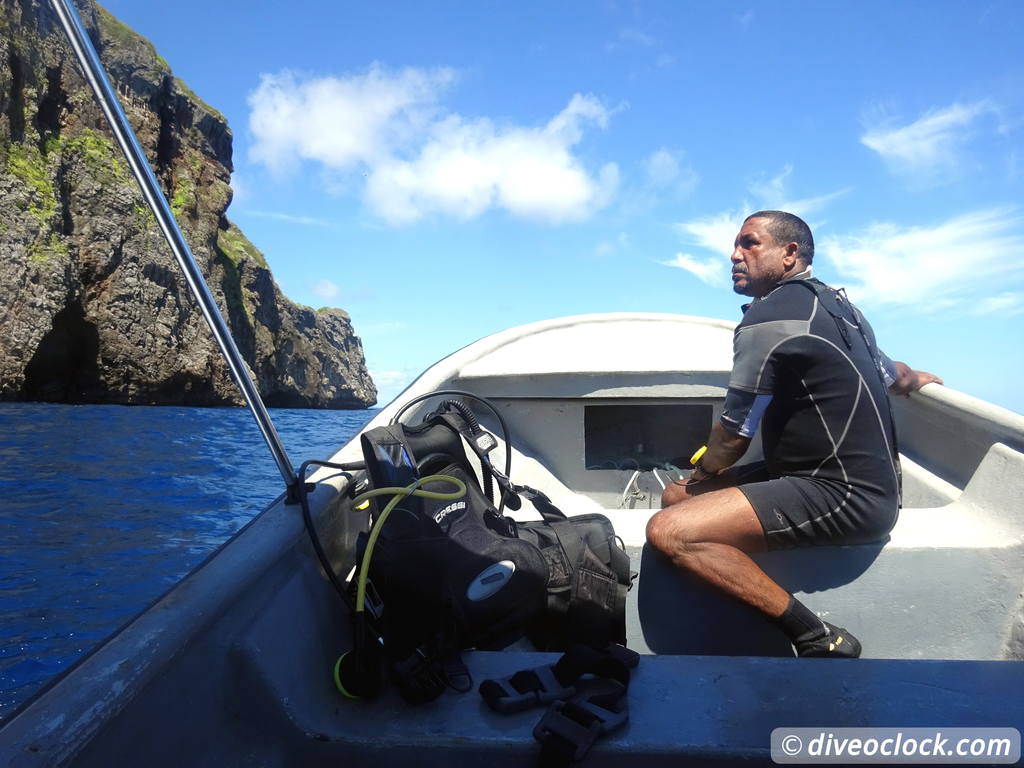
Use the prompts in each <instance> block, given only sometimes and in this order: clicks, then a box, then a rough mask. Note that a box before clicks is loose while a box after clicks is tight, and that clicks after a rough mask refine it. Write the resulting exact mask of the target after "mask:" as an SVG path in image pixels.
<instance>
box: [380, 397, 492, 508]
mask: <svg viewBox="0 0 1024 768" xmlns="http://www.w3.org/2000/svg"><path fill="white" fill-rule="evenodd" d="M444 395H456V396H458V397H468V398H469V399H470V400H475V401H476V402H478V403H480V404H482V405H483V406H485V407H486V408H487V409H488V410H490V412H491V413H493V414H494V418H496V419H497V420H498V424H499V425H500V426H501V436H502V438H503V439H504V440H505V477H511V473H512V439H511V437H510V436H509V431H508V424H506V423H505V419H504V418H502V416H501V414H500V413H499V412H498V409H497V408H495V407H494V404H493V403H492V402H491V401H490V400H488V399H487V398H486V397H481V396H480V395H474V394H473V393H472V392H466V391H465V390H464V389H438V390H436V391H434V392H427V393H426V394H423V395H419V396H418V397H414V398H413V399H412V400H410V401H409V402H407V403H406V404H405V405H403V406H402V407H401V408H399V409H398V413H396V414H395V415H394V417H393V418H392V419H391V421H390V422H389V423H390V424H391V425H392V426H393V425H395V424H398V423H399V420H400V419H401V418H402V415H403V414H404V413H405V412H406V411H408V410H409V409H410V408H412V407H413V406H414V405H416V404H418V403H422V402H423V401H424V400H429V399H430V398H432V397H441V396H444ZM467 410H468V409H467ZM460 413H461V411H460ZM484 474H487V473H486V472H485V473H484ZM504 508H505V495H504V494H501V503H500V504H499V505H498V514H501V512H502V510H503V509H504Z"/></svg>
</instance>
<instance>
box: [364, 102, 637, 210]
mask: <svg viewBox="0 0 1024 768" xmlns="http://www.w3.org/2000/svg"><path fill="white" fill-rule="evenodd" d="M608 115H609V113H608V110H607V109H605V107H604V106H603V105H602V104H601V103H600V102H599V101H598V100H597V99H595V98H594V97H592V96H581V95H579V94H577V95H575V96H573V98H572V99H571V100H570V102H569V104H568V105H567V106H566V108H565V109H564V110H562V111H561V112H560V113H559V114H557V115H555V117H554V118H552V119H551V120H550V121H549V122H548V123H547V125H545V126H542V127H540V128H522V127H512V128H499V127H496V126H495V125H494V124H493V123H492V122H491V121H490V120H487V119H478V120H474V121H465V120H463V119H462V118H460V117H458V116H452V117H449V118H447V119H445V120H443V121H441V122H439V123H438V124H437V125H435V126H434V130H433V133H432V136H431V138H430V139H429V140H428V141H427V143H426V144H425V145H424V146H423V147H422V148H421V150H420V152H419V155H418V156H417V157H416V158H415V159H413V160H411V161H405V160H399V159H393V160H390V161H388V162H385V163H381V164H380V165H378V166H377V167H375V168H374V169H373V171H372V172H371V173H370V178H369V182H368V184H367V189H366V194H367V201H368V202H369V204H370V206H371V207H372V208H373V209H374V210H375V211H376V212H377V213H378V214H379V215H380V216H382V217H383V218H384V219H385V220H387V221H388V222H390V223H393V224H404V223H408V222H412V221H416V220H417V219H419V218H421V217H422V216H424V215H426V214H428V213H432V212H437V213H443V214H447V215H449V216H455V217H457V218H464V219H470V218H475V217H476V216H479V215H480V214H482V213H483V212H484V211H486V210H488V209H489V208H492V207H495V208H502V209H505V210H507V211H509V212H510V213H512V214H514V215H517V216H522V217H524V218H532V219H539V220H543V221H547V222H550V223H557V222H561V221H567V220H579V219H584V218H586V217H587V216H589V215H590V214H591V213H593V212H594V211H596V210H598V209H600V208H603V207H604V206H605V205H607V204H608V202H609V201H610V199H611V197H612V195H613V194H614V191H615V188H616V187H617V186H618V180H619V172H618V167H617V166H616V165H615V164H614V163H608V164H606V165H605V166H603V167H602V168H601V170H600V172H599V173H598V175H597V176H596V177H595V176H591V174H590V173H589V172H588V171H587V170H586V169H585V168H584V167H583V166H582V164H581V163H580V161H579V160H578V159H577V158H576V157H575V156H574V155H573V154H572V151H571V150H572V147H573V146H574V145H575V144H577V143H578V142H579V141H580V140H581V139H582V137H583V128H584V126H585V125H587V124H588V123H593V124H597V125H598V126H600V127H603V126H604V125H606V124H607V120H608Z"/></svg>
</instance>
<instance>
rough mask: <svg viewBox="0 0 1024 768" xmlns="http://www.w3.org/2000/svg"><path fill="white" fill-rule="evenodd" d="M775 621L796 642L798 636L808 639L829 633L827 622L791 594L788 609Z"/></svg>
mask: <svg viewBox="0 0 1024 768" xmlns="http://www.w3.org/2000/svg"><path fill="white" fill-rule="evenodd" d="M775 621H776V622H777V623H778V625H779V627H781V628H782V631H783V632H785V633H786V635H787V636H788V637H789V639H790V640H792V641H794V642H796V640H797V638H800V639H801V640H808V639H811V638H817V637H824V636H825V635H826V634H827V633H828V630H827V629H826V628H825V622H823V621H822V620H821V619H819V618H818V617H817V616H815V615H814V611H812V610H811V609H810V608H808V607H807V606H806V605H804V604H803V603H801V602H800V601H799V600H797V599H796V598H795V597H793V596H792V595H790V596H789V604H788V605H787V606H786V610H784V611H783V612H782V615H781V616H779V618H777V619H776V620H775Z"/></svg>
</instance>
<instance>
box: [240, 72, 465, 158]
mask: <svg viewBox="0 0 1024 768" xmlns="http://www.w3.org/2000/svg"><path fill="white" fill-rule="evenodd" d="M454 79H455V75H454V72H453V71H452V70H450V69H434V70H419V69H413V68H406V69H403V70H401V71H399V72H394V73H391V72H388V71H386V70H384V69H383V68H382V67H381V66H379V65H377V64H374V65H373V66H371V67H370V69H369V71H368V72H367V73H366V74H365V75H353V76H351V77H347V78H339V77H321V78H307V79H303V78H302V77H301V76H300V75H298V74H296V73H294V72H290V71H284V72H281V73H279V74H276V75H267V74H265V75H263V76H262V77H261V78H260V84H259V87H257V88H256V90H255V91H253V92H252V93H251V94H249V107H250V110H251V112H250V114H249V130H250V131H252V134H253V138H254V139H255V141H254V142H253V145H252V148H251V149H250V150H249V156H250V158H251V159H252V160H253V161H255V162H258V163H263V164H264V165H266V166H267V167H269V168H270V169H271V170H272V171H274V172H278V173H280V172H284V171H288V170H290V169H292V168H294V167H295V165H296V164H297V163H298V161H300V160H315V161H317V162H320V163H322V164H323V165H325V166H326V167H328V168H332V169H336V170H348V169H351V168H353V167H355V166H357V165H359V164H361V163H362V164H365V163H372V162H375V161H377V160H378V159H379V158H381V157H386V156H388V155H390V153H391V152H392V151H393V149H394V147H396V146H401V145H403V144H404V143H406V142H407V141H409V140H410V138H411V137H413V136H415V135H416V134H417V133H418V132H419V131H420V130H422V129H423V127H424V126H425V125H428V124H429V123H430V121H431V119H432V118H433V116H434V115H435V114H436V113H437V109H438V106H437V104H438V101H439V99H440V96H441V94H442V92H443V91H444V90H445V89H446V88H447V87H448V86H449V85H450V84H451V83H452V82H453V80H454Z"/></svg>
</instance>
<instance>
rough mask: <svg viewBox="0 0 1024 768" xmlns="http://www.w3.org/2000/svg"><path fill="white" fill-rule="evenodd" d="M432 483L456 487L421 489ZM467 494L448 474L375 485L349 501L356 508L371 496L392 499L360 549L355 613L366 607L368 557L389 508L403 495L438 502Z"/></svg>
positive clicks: (368, 570) (391, 508)
mask: <svg viewBox="0 0 1024 768" xmlns="http://www.w3.org/2000/svg"><path fill="white" fill-rule="evenodd" d="M433 482H444V483H449V484H451V485H453V486H454V487H455V490H454V491H451V492H449V493H442V492H440V491H425V490H423V489H422V488H420V486H421V485H423V484H424V483H433ZM465 495H466V484H465V483H464V482H462V481H461V480H459V478H457V477H452V476H451V475H427V476H426V477H421V478H420V479H419V480H417V481H416V482H415V483H412V484H410V485H408V486H406V487H405V488H399V487H397V486H395V487H387V488H375V489H374V490H372V491H367V492H366V493H361V494H359V495H358V496H356V497H355V498H354V499H353V500H352V506H353V508H354V507H358V506H359V505H360V504H362V503H363V502H364V501H367V500H368V499H372V498H374V497H376V496H391V497H392V499H391V501H389V502H388V503H387V506H385V507H384V510H383V511H382V512H381V513H380V516H379V517H378V518H377V522H375V523H374V524H373V528H372V529H371V530H370V537H369V538H368V539H367V541H366V551H365V552H363V561H362V563H361V564H360V566H359V579H358V581H357V582H356V613H362V612H363V610H364V609H365V607H366V580H367V578H368V577H369V573H370V560H371V559H372V558H373V547H374V545H375V544H376V543H377V537H378V536H379V535H380V530H381V528H383V527H384V523H385V522H386V521H387V519H388V515H390V514H391V512H392V510H394V508H395V507H396V506H398V502H400V501H401V500H402V499H404V498H405V497H406V496H420V497H422V498H424V499H438V500H440V501H454V500H456V499H461V498H462V497H463V496H465Z"/></svg>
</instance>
